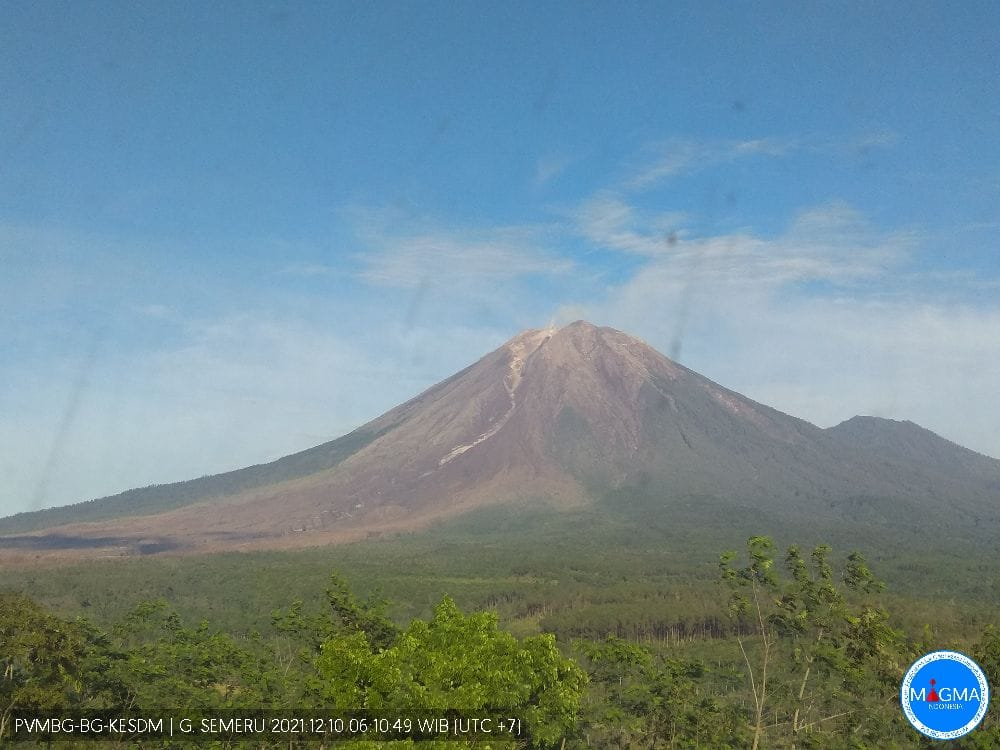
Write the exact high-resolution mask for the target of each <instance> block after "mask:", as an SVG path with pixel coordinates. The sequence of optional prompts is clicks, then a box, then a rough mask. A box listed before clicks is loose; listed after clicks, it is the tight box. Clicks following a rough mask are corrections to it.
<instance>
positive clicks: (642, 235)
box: [571, 192, 686, 255]
mask: <svg viewBox="0 0 1000 750" xmlns="http://www.w3.org/2000/svg"><path fill="white" fill-rule="evenodd" d="M571 219H572V220H573V222H574V224H575V231H577V232H579V233H580V234H581V235H583V236H584V237H585V238H586V239H587V240H589V241H590V242H592V243H594V244H595V245H597V246H598V247H600V248H601V249H605V250H619V251H622V252H627V253H634V254H638V255H658V254H660V253H663V252H665V251H666V250H668V249H669V247H670V245H672V244H673V243H674V242H675V241H676V240H677V237H678V233H679V232H680V231H681V227H682V225H683V223H684V221H685V219H686V216H685V214H683V213H681V212H660V213H657V214H654V215H648V214H646V213H644V212H641V211H639V210H638V209H636V208H635V207H634V206H632V205H631V204H629V203H627V202H626V201H625V200H624V199H623V198H622V197H621V196H619V195H617V194H615V193H611V192H603V193H599V194H598V195H596V196H594V197H592V198H590V199H589V200H587V201H585V202H584V203H583V204H582V205H581V206H579V207H578V208H577V209H576V210H575V211H573V212H572V214H571Z"/></svg>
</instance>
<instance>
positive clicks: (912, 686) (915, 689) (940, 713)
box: [899, 651, 990, 740]
mask: <svg viewBox="0 0 1000 750" xmlns="http://www.w3.org/2000/svg"><path fill="white" fill-rule="evenodd" d="M899 702H900V703H901V704H902V706H903V713H904V714H906V718H907V719H908V720H909V722H910V723H911V724H912V725H913V728H914V729H916V730H917V731H918V732H920V733H922V734H925V735H927V736H928V737H931V738H933V739H936V740H953V739H955V738H956V737H962V736H963V735H966V734H968V733H969V732H971V731H972V730H973V729H975V728H976V727H977V726H978V725H979V722H981V721H982V720H983V717H984V716H985V715H986V709H987V707H988V706H989V702H990V687H989V685H988V684H987V683H986V675H985V674H983V670H982V669H980V668H979V665H978V664H976V663H975V662H974V661H972V659H970V658H969V657H968V656H966V655H965V654H960V653H958V652H957V651H934V652H933V653H930V654H926V655H925V656H921V657H920V658H919V659H917V660H916V661H915V662H914V663H913V666H911V667H910V668H909V669H908V670H907V671H906V675H905V676H904V677H903V685H902V687H901V688H900V691H899Z"/></svg>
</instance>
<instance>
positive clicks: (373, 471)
mask: <svg viewBox="0 0 1000 750" xmlns="http://www.w3.org/2000/svg"><path fill="white" fill-rule="evenodd" d="M626 495H627V496H630V497H635V496H642V497H644V498H645V499H646V502H647V505H648V504H649V503H650V502H651V503H654V504H655V505H656V506H657V507H658V508H660V509H661V510H662V513H664V514H668V515H669V514H670V513H671V512H672V509H674V508H675V507H680V506H681V505H683V506H684V507H685V508H687V509H688V510H687V511H686V513H685V516H684V518H685V519H687V520H686V521H685V522H689V523H690V522H697V518H696V517H695V520H694V521H692V520H691V511H690V509H691V508H692V507H694V508H695V509H697V508H698V507H700V506H703V507H704V508H706V511H705V512H706V513H708V512H712V513H719V512H720V508H721V509H722V511H721V512H726V508H731V509H733V512H737V509H738V512H739V513H741V514H747V513H749V514H750V515H753V514H755V513H764V514H768V515H770V516H772V517H784V518H789V519H800V520H801V521H803V522H811V523H818V524H827V525H836V524H841V525H843V524H851V523H854V524H863V525H866V526H869V527H870V526H872V525H873V524H874V525H875V526H878V525H879V524H883V525H885V526H886V528H889V527H890V526H892V525H893V524H896V525H898V524H900V523H909V524H912V525H913V526H914V527H915V528H918V529H926V530H927V531H928V533H941V531H942V529H951V530H952V531H953V532H954V533H965V532H966V531H968V532H969V533H987V532H988V531H989V530H993V532H995V531H996V530H997V529H1000V500H998V498H1000V461H997V460H995V459H992V458H988V457H986V456H983V455H980V454H977V453H974V452H973V451H970V450H967V449H965V448H962V447H960V446H958V445H955V444H953V443H950V442H949V441H947V440H945V439H943V438H941V437H939V436H937V435H935V434H934V433H932V432H930V431H928V430H925V429H923V428H921V427H919V426H917V425H915V424H913V423H911V422H895V421H892V420H885V419H878V418H874V417H855V418H853V419H850V420H848V421H847V422H844V423H843V424H841V425H838V426H836V427H832V428H829V429H821V428H819V427H817V426H815V425H812V424H810V423H808V422H806V421H803V420H801V419H797V418H795V417H792V416H789V415H787V414H783V413H782V412H779V411H777V410H775V409H772V408H770V407H768V406H765V405H763V404H760V403H757V402H755V401H753V400H751V399H749V398H746V397H745V396H742V395H740V394H738V393H735V392H733V391H731V390H728V389H726V388H724V387H722V386H721V385H718V384H716V383H714V382H712V381H711V380H709V379H707V378H705V377H703V376H701V375H699V374H698V373H696V372H693V371H692V370H689V369H687V368H685V367H683V366H681V365H680V364H678V363H676V362H673V361H671V360H670V359H668V358H667V357H665V356H663V355H662V354H660V353H658V352H657V351H655V350H654V349H652V348H651V347H650V346H648V345H647V344H645V343H644V342H642V341H640V340H639V339H636V338H634V337H631V336H629V335H626V334H625V333H622V332H620V331H617V330H614V329H612V328H605V327H596V326H594V325H591V324H589V323H586V322H583V321H578V322H576V323H572V324H570V325H567V326H565V327H562V328H558V329H556V328H548V329H538V330H529V331H525V332H522V333H520V334H519V335H517V336H515V337H514V338H512V339H511V340H510V341H508V342H507V343H505V344H504V345H503V346H501V347H500V348H499V349H497V350H495V351H493V352H491V353H489V354H487V355H486V356H484V357H483V358H482V359H480V360H479V361H478V362H476V363H475V364H473V365H471V366H470V367H468V368H466V369H464V370H462V371H461V372H459V373H456V374H455V375H453V376H452V377H450V378H448V379H447V380H444V381H442V382H441V383H439V384H437V385H435V386H433V387H432V388H430V389H428V390H427V391H425V392H424V393H421V394H420V395H418V396H417V397H415V398H413V399H412V400H410V401H408V402H406V403H404V404H402V405H400V406H397V407H396V408H394V409H392V410H391V411H389V412H387V413H385V414H383V415H382V416H380V417H378V418H377V419H375V420H373V421H371V422H369V423H368V424H366V425H364V426H362V427H360V428H358V429H357V430H355V431H354V432H351V433H350V434H348V435H345V436H344V437H342V438H339V439H337V440H334V441H332V442H329V443H325V444H323V445H320V446H317V447H315V448H311V449H309V450H306V451H303V452H301V453H297V454H294V455H291V456H287V457H285V458H282V459H279V460H277V461H274V462H272V463H269V464H262V465H258V466H252V467H248V468H246V469H241V470H238V471H233V472H228V473H226V474H220V475H216V476H212V477H203V478H201V479H196V480H192V481H189V482H180V483H176V484H170V485H160V486H153V487H147V488H143V489H137V490H130V491H128V492H125V493H122V494H120V495H116V496H114V497H109V498H102V499H98V500H92V501H88V502H85V503H79V504H77V505H72V506H67V507H64V508H55V509H49V510H44V511H38V512H35V513H24V514H19V515H17V516H12V517H10V518H7V519H4V520H2V521H0V535H3V536H0V555H2V554H8V555H17V554H24V553H29V552H30V553H31V554H35V555H37V554H41V553H44V552H48V553H53V554H56V553H58V554H73V555H82V554H87V555H121V554H135V553H155V552H162V551H182V552H198V551H213V550H218V549H250V548H267V547H300V546H313V545H321V544H329V543H336V542H342V541H349V540H355V539H360V538H365V537H370V536H372V535H381V534H385V533H387V532H400V531H410V530H415V529H420V528H425V527H427V526H429V525H432V524H435V523H438V522H440V521H441V520H443V519H447V518H449V517H453V516H456V515H458V514H462V513H465V512H468V511H470V510H472V509H475V508H480V507H483V506H487V505H490V506H503V507H507V508H509V510H510V512H511V513H516V512H518V511H519V510H520V509H523V508H525V507H536V506H545V507H550V508H554V509H559V510H562V511H565V512H573V510H574V509H575V508H581V507H588V506H590V507H592V506H593V504H594V503H595V502H598V501H604V502H607V501H608V499H609V498H612V499H613V498H614V497H622V496H626ZM709 508H711V511H709V510H708V509H709Z"/></svg>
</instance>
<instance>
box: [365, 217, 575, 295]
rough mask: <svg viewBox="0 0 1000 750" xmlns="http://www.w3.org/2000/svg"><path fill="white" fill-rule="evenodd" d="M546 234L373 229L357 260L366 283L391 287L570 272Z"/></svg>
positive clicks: (520, 230) (507, 229)
mask: <svg viewBox="0 0 1000 750" xmlns="http://www.w3.org/2000/svg"><path fill="white" fill-rule="evenodd" d="M542 234H543V232H542V231H541V230H539V229H534V228H520V227H500V228H495V229H486V230H478V231H447V230H436V231H421V232H416V233H413V234H405V233H400V234H393V233H386V234H381V233H377V232H373V231H372V230H371V229H370V228H369V230H368V232H367V235H366V239H367V241H368V242H369V244H370V245H372V246H371V247H370V249H369V250H367V251H366V252H364V253H361V254H358V255H357V256H356V260H357V261H358V262H359V263H360V264H361V271H360V276H361V278H363V279H364V280H365V281H368V282H370V283H373V284H378V285H384V286H393V287H418V286H420V285H422V284H426V283H437V282H441V283H444V284H446V285H453V284H478V283H496V282H503V281H510V280H514V279H518V278H521V277H526V276H552V275H561V274H565V273H568V272H569V271H572V270H573V268H574V267H575V265H576V264H575V263H574V262H573V261H572V260H570V259H568V258H564V257H560V256H559V255H556V254H555V253H553V252H552V251H550V250H547V249H545V248H543V246H542V241H541V240H542Z"/></svg>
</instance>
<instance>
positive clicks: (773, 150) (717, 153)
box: [621, 138, 799, 192]
mask: <svg viewBox="0 0 1000 750" xmlns="http://www.w3.org/2000/svg"><path fill="white" fill-rule="evenodd" d="M798 147H799V144H798V142H797V141H794V140H788V139H779V138H757V139H751V140H744V141H694V140H684V139H671V140H668V141H665V142H663V143H660V144H658V145H656V146H653V147H650V148H649V149H647V152H652V153H647V155H646V156H645V157H644V158H643V160H642V163H641V164H640V165H638V166H635V167H633V169H632V170H631V174H629V175H628V176H627V177H626V178H625V180H624V181H623V182H622V186H621V187H622V190H624V191H625V192H637V191H644V190H649V189H651V188H653V187H655V186H657V185H659V184H660V183H662V182H664V181H665V180H667V179H670V178H672V177H677V176H679V175H682V174H688V173H691V172H695V171H698V170H701V169H705V168H708V167H713V166H718V165H720V164H727V163H730V162H733V161H737V160H739V159H746V158H752V157H771V158H777V157H781V156H785V155H787V154H790V153H791V152H793V151H795V150H796V149H797V148H798Z"/></svg>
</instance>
